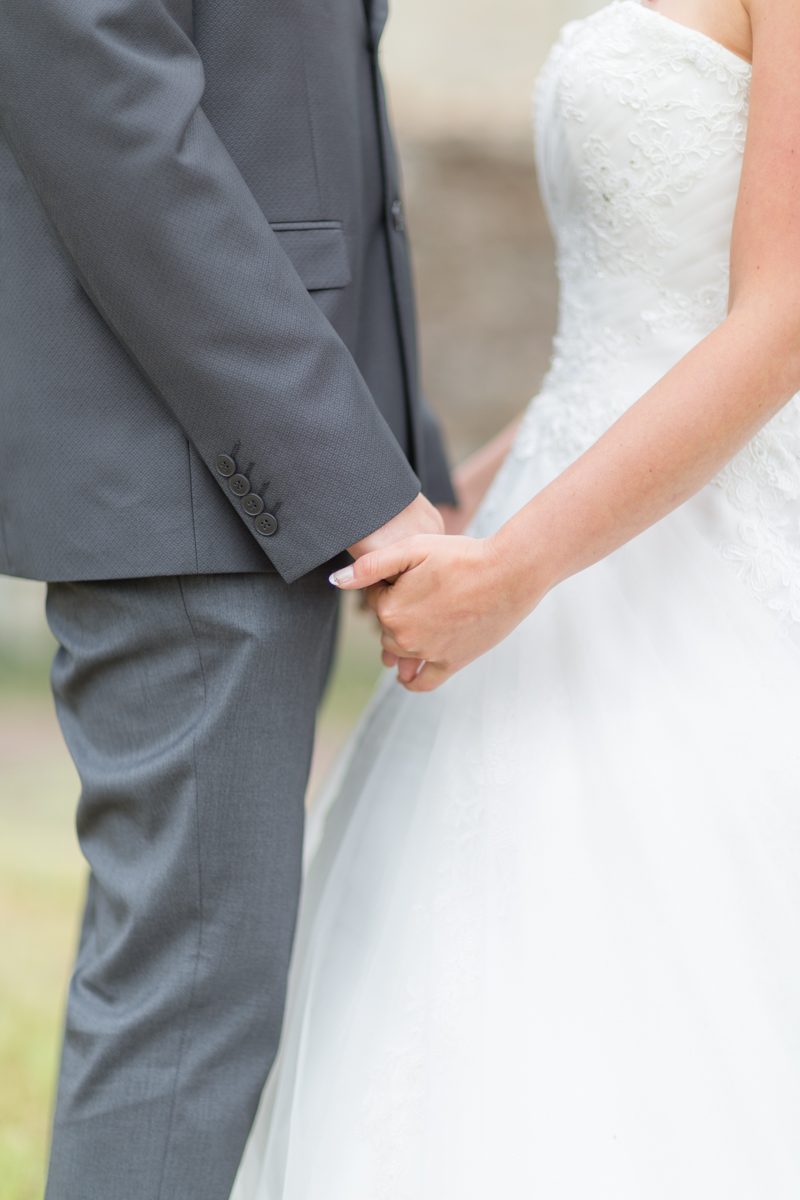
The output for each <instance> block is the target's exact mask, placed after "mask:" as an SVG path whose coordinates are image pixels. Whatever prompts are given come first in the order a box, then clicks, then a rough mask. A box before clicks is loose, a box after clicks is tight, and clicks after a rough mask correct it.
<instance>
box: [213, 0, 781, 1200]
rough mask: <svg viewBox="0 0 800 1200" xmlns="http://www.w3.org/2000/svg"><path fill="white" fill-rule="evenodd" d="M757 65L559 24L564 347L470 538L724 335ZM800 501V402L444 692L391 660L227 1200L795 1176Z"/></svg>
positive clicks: (609, 1193)
mask: <svg viewBox="0 0 800 1200" xmlns="http://www.w3.org/2000/svg"><path fill="white" fill-rule="evenodd" d="M749 80H750V70H749V67H748V66H747V64H746V63H744V62H743V61H742V60H740V59H738V58H737V57H736V56H734V55H733V54H731V53H730V52H729V51H727V50H725V49H724V48H722V47H721V46H719V45H718V44H716V43H715V42H713V41H711V40H709V39H708V38H707V37H705V36H703V35H701V34H699V33H696V32H694V31H693V30H690V29H688V28H686V27H684V26H681V25H677V24H675V23H673V22H671V21H669V20H667V19H666V18H664V17H662V16H660V15H658V14H656V13H654V12H653V11H652V10H647V9H645V8H642V7H640V6H639V5H638V4H637V3H635V2H634V0H621V2H618V3H614V4H612V5H610V6H609V7H608V8H606V9H603V10H602V11H601V12H599V13H597V14H596V15H594V16H593V17H590V18H588V19H587V20H585V21H582V22H575V23H573V24H570V25H568V26H567V27H566V28H565V29H564V31H563V33H562V35H561V38H560V40H559V42H558V44H557V45H556V47H555V49H554V50H553V52H552V54H551V56H550V58H549V60H548V62H547V64H546V66H545V68H544V71H543V74H542V76H541V79H540V82H539V85H538V88H537V97H536V135H537V155H538V167H539V175H540V181H541V186H542V191H543V194H544V196H545V201H546V204H547V207H548V210H549V214H550V217H551V221H552V225H553V230H554V233H555V236H556V239H557V244H558V256H559V270H560V280H561V316H560V327H559V333H558V337H557V339H556V344H555V352H554V358H553V365H552V369H551V371H550V373H549V375H548V376H547V378H546V380H545V383H544V387H543V390H542V393H541V394H540V395H539V396H538V397H537V398H536V399H535V400H534V401H533V403H532V405H531V407H530V409H529V411H528V413H527V416H526V418H525V421H524V424H523V426H522V428H521V430H520V433H519V436H518V438H517V440H516V444H515V446H514V449H513V451H512V453H511V454H510V456H509V458H508V460H507V462H506V463H505V465H504V467H503V468H502V470H501V472H500V474H499V476H498V478H497V480H496V482H495V484H494V486H493V488H492V490H491V493H490V495H489V497H488V498H487V501H486V503H485V504H484V506H483V508H482V510H481V512H480V514H479V515H478V518H477V521H476V523H475V526H474V528H473V532H474V533H475V534H476V535H480V536H483V535H486V534H489V533H491V532H492V531H493V530H495V529H497V528H498V527H499V526H500V525H501V524H502V523H503V522H504V521H505V520H507V519H508V517H510V516H511V515H512V514H513V513H514V512H515V511H516V510H518V509H519V508H520V507H521V506H522V505H523V504H524V503H525V502H526V501H527V500H529V499H530V498H531V497H532V496H533V495H535V494H536V492H537V491H539V490H540V489H541V488H542V487H543V486H544V485H545V484H546V483H547V482H548V481H549V480H551V479H552V478H553V477H554V476H555V475H556V474H558V473H559V472H560V471H561V470H563V468H564V467H565V466H566V465H567V464H568V463H569V462H571V461H573V460H574V459H575V458H576V457H577V456H578V455H579V454H580V453H581V452H582V451H583V450H585V449H586V448H587V447H588V446H590V445H591V443H592V442H593V441H594V440H595V439H596V438H597V437H598V435H600V434H601V433H602V432H603V431H604V430H605V429H607V428H608V426H609V425H610V424H612V422H613V421H614V420H615V419H616V418H617V417H618V416H619V415H620V414H621V413H622V412H623V411H624V410H625V409H626V408H627V407H628V406H629V405H630V404H631V403H632V402H633V401H634V400H636V399H637V398H638V397H639V396H640V395H641V394H642V393H643V392H644V391H645V390H646V389H647V388H648V387H649V386H651V385H652V384H653V383H654V382H655V381H656V380H657V379H658V378H660V377H661V376H662V375H663V374H664V373H665V372H666V371H667V370H668V369H669V368H670V367H671V366H672V365H673V364H674V363H675V362H677V361H678V359H680V358H681V357H682V356H683V355H684V354H685V353H686V352H687V351H688V350H689V349H690V348H691V347H692V346H694V345H695V344H696V343H697V342H698V341H700V339H701V338H702V337H703V336H704V335H705V334H706V333H707V332H708V331H709V330H711V329H712V328H713V327H714V326H715V325H716V324H717V323H718V322H719V321H721V320H722V319H723V317H724V315H725V310H726V302H727V290H728V285H727V270H728V254H729V243H730V234H731V224H732V219H733V211H734V206H735V203H736V195H737V186H738V179H739V173H740V169H741V162H742V152H743V145H744V136H745V129H746V121H747V102H748V88H749ZM799 514H800V408H798V403H797V400H796V399H795V400H793V401H791V402H790V403H789V404H788V405H787V406H786V408H785V409H784V410H783V411H782V412H781V413H780V414H779V415H778V416H777V417H776V418H775V419H774V420H773V421H772V422H771V424H770V425H769V426H767V428H766V429H765V430H763V431H762V432H761V433H760V434H759V435H758V436H757V437H756V438H755V439H754V440H753V441H752V442H751V443H750V444H749V445H748V446H747V448H746V449H745V450H743V451H742V453H741V454H739V455H738V456H737V458H736V459H735V460H734V461H733V462H732V463H731V464H730V465H729V466H728V467H727V468H726V469H725V470H724V471H723V472H722V474H721V475H720V476H719V478H718V479H716V480H715V481H714V482H713V483H712V484H710V485H709V486H708V487H706V488H705V489H704V490H703V491H702V492H701V493H700V494H699V495H698V496H697V497H696V498H694V499H693V500H691V501H690V502H689V503H687V504H685V505H683V506H682V507H681V508H680V509H679V510H678V511H677V512H675V513H674V514H673V515H671V516H670V517H668V518H667V519H665V520H663V521H661V522H660V523H659V524H658V525H657V526H656V527H654V528H653V529H651V530H650V531H648V532H647V533H645V534H643V535H642V536H640V537H638V538H636V539H635V540H634V541H633V542H631V543H630V544H629V545H627V546H625V547H624V548H623V549H621V550H619V551H618V552H616V553H615V554H613V555H612V556H611V557H609V558H608V559H606V560H605V561H603V562H601V563H598V564H597V565H596V566H595V567H593V568H591V569H590V570H587V571H584V572H583V573H581V574H580V575H578V576H576V577H574V578H573V579H570V580H568V581H567V582H566V583H564V584H562V585H561V586H559V587H558V588H557V589H555V590H554V591H553V592H552V593H551V594H550V595H549V596H548V597H547V598H546V599H545V600H544V601H543V603H542V604H541V605H540V606H539V608H538V609H537V610H536V611H535V612H534V613H533V614H532V615H531V616H530V617H529V618H528V619H527V620H526V621H525V622H524V623H523V624H522V625H521V626H520V627H519V628H518V629H517V630H516V631H515V632H514V634H512V636H511V637H509V638H508V639H507V640H506V641H505V642H504V643H503V644H502V645H500V646H498V647H497V648H496V649H495V650H493V651H492V652H491V653H489V654H487V655H486V656H485V657H483V658H482V659H480V660H479V661H477V662H475V663H474V664H472V665H471V666H470V667H469V668H467V669H466V670H464V671H462V672H461V673H460V674H459V675H457V676H456V677H454V678H453V679H452V680H450V681H449V682H448V683H447V684H446V685H445V686H444V687H442V688H441V689H440V690H438V691H436V692H434V693H432V694H430V695H410V694H408V693H406V692H405V691H403V690H402V689H401V688H400V687H398V686H397V685H396V684H395V683H393V682H392V681H391V680H390V679H389V678H387V679H386V680H385V681H384V683H383V685H382V687H381V688H380V689H379V692H378V694H377V696H376V698H375V699H374V701H373V704H372V706H371V708H370V709H369V711H368V713H367V716H366V718H365V720H364V722H363V723H362V728H361V730H360V732H359V734H358V735H357V737H356V739H355V740H354V743H353V744H352V746H351V748H350V750H349V752H348V755H347V757H346V760H345V761H344V762H343V763H342V764H341V767H340V769H339V771H338V775H337V778H336V779H335V780H333V781H331V786H330V788H329V790H328V794H327V796H326V797H325V798H324V799H323V801H322V802H321V803H320V806H319V811H318V812H317V814H316V820H315V819H312V821H311V822H310V825H309V835H308V836H309V857H310V858H311V860H312V861H311V865H310V868H309V872H308V875H307V879H306V886H305V892H304V899H303V904H302V915H301V924H300V930H299V934H298V940H297V946H296V951H295V958H294V964H293V970H292V979H291V986H290V998H289V1002H288V1009H287V1016H286V1022H285V1028H284V1037H283V1042H282V1049H281V1053H280V1057H279V1060H278V1062H277V1064H276V1067H275V1069H274V1070H273V1073H272V1075H271V1077H270V1081H269V1084H268V1086H267V1089H266V1091H265V1095H264V1098H263V1100H262V1104H261V1108H260V1110H259V1115H258V1117H257V1120H256V1124H255V1126H254V1129H253V1133H252V1135H251V1139H250V1142H249V1143H248V1147H247V1150H246V1152H245V1156H244V1160H243V1163H242V1167H241V1169H240V1173H239V1176H238V1179H237V1182H236V1185H235V1188H234V1192H233V1197H234V1200H487V1197H499V1198H502V1200H797V1198H798V1197H800V636H798V630H800V516H799ZM323 826H324V828H323Z"/></svg>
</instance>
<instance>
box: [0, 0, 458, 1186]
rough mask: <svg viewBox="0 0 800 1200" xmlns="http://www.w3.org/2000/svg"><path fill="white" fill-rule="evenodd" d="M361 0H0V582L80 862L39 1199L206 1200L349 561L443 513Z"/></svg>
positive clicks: (292, 860)
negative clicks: (339, 581)
mask: <svg viewBox="0 0 800 1200" xmlns="http://www.w3.org/2000/svg"><path fill="white" fill-rule="evenodd" d="M385 17H386V11H385V7H384V2H383V0H372V3H371V4H370V3H369V2H368V0H367V2H366V3H365V0H194V2H192V0H0V130H1V131H2V138H0V571H2V572H5V573H9V574H15V575H20V576H27V577H32V578H38V579H45V580H48V581H49V583H50V586H49V591H48V616H49V620H50V623H51V626H52V628H53V630H54V632H55V634H56V637H57V638H58V640H59V643H60V649H59V651H58V654H57V657H56V662H55V664H54V669H53V686H54V692H55V696H56V703H57V707H58V713H59V718H60V720H61V724H62V728H63V730H64V734H65V736H66V739H67V742H68V744H69V747H70V750H71V753H72V755H73V757H74V759H75V762H76V765H77V767H78V770H79V773H80V776H81V783H82V794H81V800H80V806H79V811H78V832H79V835H80V838H81V844H82V847H83V850H84V853H85V854H86V857H87V859H88V861H89V863H90V866H91V878H90V884H89V895H88V902H87V907H86V914H85V917H84V923H83V929H82V934H81V941H80V948H79V953H78V960H77V965H76V970H75V975H74V978H73V980H72V984H71V987H70V993H69V1002H68V1010H67V1019H66V1033H65V1041H64V1053H63V1061H62V1068H61V1078H60V1084H59V1092H58V1101H57V1108H56V1115H55V1128H54V1133H53V1145H52V1157H51V1166H50V1176H49V1182H48V1191H47V1196H48V1200H225V1198H226V1197H227V1195H228V1192H229V1190H230V1187H231V1184H232V1182H233V1178H234V1174H235V1171H236V1167H237V1163H238V1160H239V1156H240V1154H241V1151H242V1148H243V1145H244V1142H245V1139H246V1137H247V1133H248V1130H249V1127H250V1124H251V1121H252V1118H253V1114H254V1112H255V1107H256V1104H257V1101H258V1097H259V1093H260V1090H261V1087H262V1085H263V1083H264V1080H265V1077H266V1074H267V1071H268V1069H269V1066H270V1063H271V1061H272V1058H273V1056H274V1053H275V1049H276V1045H277V1040H278V1036H279V1031H280V1024H281V1014H282V1007H283V999H284V988H285V978H286V971H287V965H288V959H289V953H290V948H291V941H292V932H293V925H294V919H295V911H296V904H297V895H298V887H299V879H300V852H301V840H302V802H303V792H304V787H305V783H306V777H307V773H308V766H309V761H310V755H311V745H312V736H313V724H314V712H315V707H316V704H317V701H318V700H319V696H320V693H321V690H322V688H323V685H324V682H325V678H326V674H327V670H328V666H329V662H330V656H331V650H332V644H333V637H334V625H335V603H336V597H335V592H334V589H332V588H331V587H330V586H329V585H328V584H327V582H326V577H327V574H328V572H329V571H330V569H331V560H335V559H336V558H337V556H340V555H341V554H342V553H343V552H344V551H345V550H346V549H348V548H349V549H350V550H351V552H352V554H353V555H354V556H358V555H359V554H361V553H363V552H364V551H366V550H369V549H373V548H376V547H380V546H387V545H390V544H392V543H393V542H394V541H396V540H400V539H402V538H404V537H407V536H408V535H409V534H413V533H417V532H435V531H438V530H439V529H440V528H441V522H440V518H439V516H438V514H437V513H436V512H435V510H434V509H433V508H432V506H431V504H430V503H429V501H428V500H426V499H424V498H423V496H422V495H421V494H420V481H421V483H422V486H423V487H424V489H425V493H426V494H427V496H428V497H429V498H430V500H432V501H434V502H447V501H450V500H451V491H450V485H449V482H448V477H447V470H446V467H445V463H444V458H443V454H442V451H441V447H440V443H439V439H438V434H437V431H436V427H435V423H434V422H433V420H432V418H431V416H430V414H429V412H427V411H426V410H425V409H424V408H423V406H422V405H421V402H420V399H419V395H418V392H417V382H416V361H415V345H414V315H413V303H412V295H411V284H410V277H409V267H408V250H407V246H406V241H405V234H404V226H403V210H402V204H401V200H400V195H399V190H398V181H397V172H396V166H395V161H394V157H393V151H392V145H391V139H390V134H389V129H388V125H387V121H386V113H385V108H384V104H383V98H382V91H381V84H380V78H379V74H378V67H377V61H376V55H377V45H378V40H379V37H380V34H381V30H382V28H383V24H384V21H385Z"/></svg>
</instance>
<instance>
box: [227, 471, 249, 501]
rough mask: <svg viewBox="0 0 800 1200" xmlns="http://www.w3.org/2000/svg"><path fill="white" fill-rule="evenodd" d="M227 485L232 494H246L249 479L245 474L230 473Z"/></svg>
mask: <svg viewBox="0 0 800 1200" xmlns="http://www.w3.org/2000/svg"><path fill="white" fill-rule="evenodd" d="M228 487H229V488H230V489H231V491H232V492H233V494H234V496H246V495H247V493H248V492H249V491H250V480H249V479H248V478H247V476H246V475H231V477H230V479H229V480H228Z"/></svg>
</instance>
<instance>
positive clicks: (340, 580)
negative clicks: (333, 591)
mask: <svg viewBox="0 0 800 1200" xmlns="http://www.w3.org/2000/svg"><path fill="white" fill-rule="evenodd" d="M355 577H356V573H355V570H354V568H353V567H342V569H341V571H334V572H333V574H332V575H329V576H328V583H332V584H333V586H334V587H342V586H343V584H345V583H352V582H353V580H354V579H355Z"/></svg>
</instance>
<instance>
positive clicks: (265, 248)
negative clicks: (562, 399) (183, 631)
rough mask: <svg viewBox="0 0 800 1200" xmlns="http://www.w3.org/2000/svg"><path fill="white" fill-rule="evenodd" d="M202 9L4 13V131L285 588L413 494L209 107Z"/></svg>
mask: <svg viewBox="0 0 800 1200" xmlns="http://www.w3.org/2000/svg"><path fill="white" fill-rule="evenodd" d="M191 9H192V5H191V0H0V128H2V132H3V133H4V135H5V136H6V138H7V140H8V142H9V144H10V146H11V149H12V151H13V153H14V155H15V157H16V159H17V161H18V163H19V165H20V167H21V169H22V171H23V172H24V174H25V175H26V177H27V179H28V181H29V184H30V186H31V187H32V189H33V190H34V192H35V194H36V195H37V197H38V199H39V202H40V203H41V205H42V207H43V208H44V210H45V212H46V214H47V216H48V218H49V220H50V222H51V224H52V226H53V228H54V229H55V231H56V234H57V236H58V238H59V239H60V242H61V244H62V246H63V248H64V250H65V252H66V254H67V255H68V256H69V258H70V260H71V263H72V265H73V268H74V270H75V272H76V274H77V276H78V278H79V279H80V281H81V283H82V285H83V287H84V288H85V290H86V292H87V293H88V295H89V296H90V297H91V299H92V301H93V302H94V304H95V305H96V307H97V308H98V310H99V312H100V313H101V314H102V316H103V317H104V319H105V320H106V321H107V322H108V324H109V325H110V326H111V328H112V329H113V330H114V332H115V334H116V335H117V337H118V338H119V339H120V341H121V342H122V343H123V345H124V346H125V347H126V349H127V351H128V352H129V354H130V355H131V356H132V358H133V359H134V360H135V362H136V363H137V364H138V366H139V368H140V370H141V371H142V372H143V373H144V374H145V376H146V377H147V378H148V380H149V381H150V383H151V385H152V386H153V388H154V389H155V390H156V392H157V393H158V394H159V396H160V397H161V399H162V400H163V402H164V403H165V404H166V405H167V406H168V408H169V409H170V410H171V411H172V413H173V414H174V416H175V418H176V419H177V420H178V422H179V423H180V425H181V426H182V428H183V429H184V430H185V432H186V435H187V437H188V438H189V439H190V441H191V442H192V443H193V444H194V446H195V447H196V449H197V451H198V452H199V454H200V455H201V457H202V458H203V460H204V462H205V463H206V465H207V466H208V468H209V469H210V470H211V471H212V473H213V474H214V475H215V477H216V478H217V480H218V481H219V485H220V487H222V488H223V489H224V491H225V492H226V494H227V495H228V496H229V499H230V502H231V503H232V504H233V505H234V506H235V508H236V510H237V511H238V512H239V514H240V516H241V519H242V520H243V521H245V523H246V525H247V527H248V528H249V530H250V532H251V534H252V535H253V537H254V538H256V540H257V541H258V542H259V543H260V544H261V545H262V547H263V549H264V550H265V552H266V553H267V554H268V555H269V557H270V559H271V560H272V562H273V563H274V564H275V566H276V568H277V569H278V571H279V572H280V573H281V575H282V576H283V578H284V579H286V580H287V581H291V580H293V579H296V578H297V577H298V576H300V575H302V574H304V573H305V572H306V571H309V570H310V569H312V568H313V567H315V566H317V565H318V564H320V563H322V562H325V561H326V560H327V559H329V558H331V557H333V556H334V555H335V554H337V553H338V552H339V551H341V550H342V549H344V548H345V547H346V546H349V545H351V544H352V543H353V542H355V541H357V540H358V539H359V538H361V537H363V536H365V535H366V534H367V533H370V532H372V531H373V530H374V529H377V528H378V527H379V526H380V525H382V524H384V523H385V522H386V521H387V520H389V519H390V518H391V517H393V516H395V515H396V514H397V513H398V512H399V511H400V510H401V509H402V508H404V507H405V506H406V505H407V504H409V503H411V501H412V500H413V499H414V497H415V496H416V495H417V493H418V492H419V482H418V480H417V478H416V476H415V475H414V473H413V471H412V470H411V468H410V466H409V465H408V463H407V461H406V459H405V457H404V455H403V453H402V451H401V449H400V447H399V446H398V445H397V443H396V441H395V439H394V438H393V437H392V434H391V432H390V431H389V428H388V426H387V425H386V423H385V422H384V420H383V418H382V417H381V415H380V413H379V412H378V409H377V406H376V405H375V402H374V400H373V398H372V396H371V395H370V392H369V390H368V389H367V386H366V384H365V383H364V381H363V379H362V377H361V375H360V373H359V371H358V369H357V367H356V365H355V362H354V360H353V358H352V356H351V355H350V353H349V351H348V350H347V348H346V347H345V346H344V344H343V342H342V341H341V340H340V338H339V337H338V336H337V334H336V333H335V331H334V330H333V328H332V326H331V325H330V324H329V323H328V321H327V320H326V319H325V318H324V317H323V316H322V314H321V313H320V312H319V310H318V308H317V306H316V305H315V304H314V302H313V300H312V299H311V298H310V296H309V295H308V293H307V291H306V290H305V288H304V286H303V284H302V282H301V280H300V278H299V276H298V275H297V273H296V272H295V270H294V268H293V267H292V265H291V263H290V262H289V259H288V258H287V257H286V255H285V253H284V252H283V250H282V249H281V247H280V246H279V245H278V239H277V237H276V236H275V234H274V233H273V232H272V230H271V229H270V226H269V224H268V222H267V220H266V218H265V216H264V214H263V213H262V211H261V209H260V208H259V206H258V204H257V202H256V200H255V198H254V197H253V195H252V193H251V192H250V191H249V189H248V188H247V186H246V184H245V182H244V180H243V179H242V177H241V175H240V173H239V171H238V170H237V168H236V166H235V165H234V163H233V161H232V159H231V158H230V156H229V155H228V153H227V152H226V150H225V148H224V146H223V145H222V143H221V141H220V139H219V138H218V136H217V135H216V133H215V131H214V129H213V128H212V126H211V125H210V123H209V121H208V120H207V118H206V116H205V115H204V113H203V111H202V108H201V107H200V105H201V99H202V96H203V88H204V75H203V67H202V63H201V61H200V58H199V56H198V54H197V51H196V49H195V47H194V45H193V43H192V41H191V37H190V32H191ZM231 461H235V475H236V477H237V478H238V482H237V483H235V484H234V486H233V487H232V486H231V485H232V484H233V483H234V481H233V479H232V478H231V469H230V467H231ZM223 472H225V473H223ZM241 477H244V480H245V482H244V483H243V482H242V481H241ZM247 487H250V488H251V489H252V493H253V494H256V493H261V495H260V496H256V495H254V497H253V498H252V499H251V502H250V505H249V507H250V509H251V510H254V509H257V508H258V506H259V502H262V503H263V504H264V505H265V513H263V514H261V517H260V520H259V514H257V513H252V512H251V513H248V512H247V511H246V509H245V508H244V507H243V505H242V496H241V494H237V493H241V492H242V490H243V489H244V490H245V491H246V490H247ZM267 514H272V515H273V516H274V517H275V518H276V520H275V521H273V522H269V521H267V520H266V515H267ZM275 526H276V528H273V527H275Z"/></svg>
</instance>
